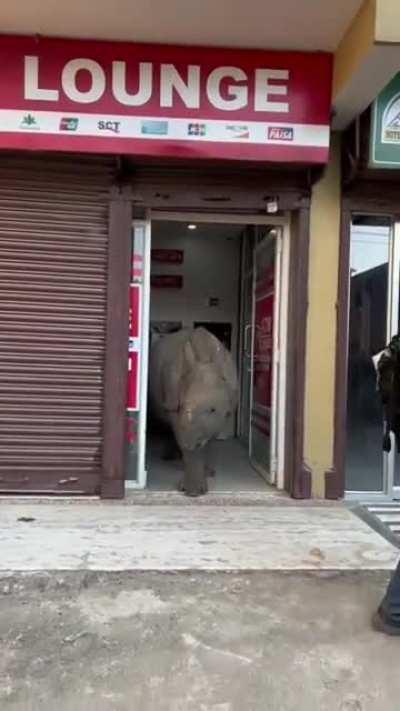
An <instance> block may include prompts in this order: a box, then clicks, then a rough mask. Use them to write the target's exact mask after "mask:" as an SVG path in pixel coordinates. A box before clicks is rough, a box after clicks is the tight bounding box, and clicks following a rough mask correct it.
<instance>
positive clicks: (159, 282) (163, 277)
mask: <svg viewBox="0 0 400 711" xmlns="http://www.w3.org/2000/svg"><path fill="white" fill-rule="evenodd" d="M150 284H151V287H152V288H153V289H182V287H183V276H182V275H181V274H152V275H151V277H150Z"/></svg>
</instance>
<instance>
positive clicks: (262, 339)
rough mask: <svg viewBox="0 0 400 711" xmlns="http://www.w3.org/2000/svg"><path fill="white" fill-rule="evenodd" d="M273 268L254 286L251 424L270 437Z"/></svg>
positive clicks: (265, 272)
mask: <svg viewBox="0 0 400 711" xmlns="http://www.w3.org/2000/svg"><path fill="white" fill-rule="evenodd" d="M274 276H275V274H274V264H272V265H271V266H269V267H267V268H266V269H265V270H264V272H263V273H262V275H260V278H259V279H257V284H256V303H255V338H254V374H253V378H254V382H253V423H254V424H255V426H256V427H257V428H258V429H259V430H261V431H262V432H264V434H267V435H269V434H270V421H271V403H272V355H273V329H274V304H275V284H274Z"/></svg>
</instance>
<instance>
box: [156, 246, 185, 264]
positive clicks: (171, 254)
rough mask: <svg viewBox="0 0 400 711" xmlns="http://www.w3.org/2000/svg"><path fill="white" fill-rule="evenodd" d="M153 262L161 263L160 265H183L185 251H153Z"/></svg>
mask: <svg viewBox="0 0 400 711" xmlns="http://www.w3.org/2000/svg"><path fill="white" fill-rule="evenodd" d="M151 260H152V262H159V263H160V264H161V263H162V264H183V250H182V249H152V250H151Z"/></svg>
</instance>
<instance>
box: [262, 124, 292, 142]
mask: <svg viewBox="0 0 400 711" xmlns="http://www.w3.org/2000/svg"><path fill="white" fill-rule="evenodd" d="M268 138H269V140H270V141H293V138H294V130H293V128H289V127H287V128H285V127H282V126H269V127H268Z"/></svg>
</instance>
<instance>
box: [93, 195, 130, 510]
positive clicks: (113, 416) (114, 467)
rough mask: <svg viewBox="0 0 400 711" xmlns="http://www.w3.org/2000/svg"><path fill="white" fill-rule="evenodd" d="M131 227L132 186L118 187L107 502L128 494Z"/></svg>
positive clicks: (113, 200) (111, 248)
mask: <svg viewBox="0 0 400 711" xmlns="http://www.w3.org/2000/svg"><path fill="white" fill-rule="evenodd" d="M131 229H132V193H131V188H130V187H129V186H118V185H116V186H114V187H113V188H112V190H111V194H110V205H109V241H108V266H107V313H106V346H105V366H104V407H103V411H104V420H103V459H102V474H101V482H100V495H101V497H102V498H108V499H115V498H118V499H120V498H123V496H124V493H125V459H124V454H125V435H126V391H127V378H128V339H129V283H130V270H131Z"/></svg>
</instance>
